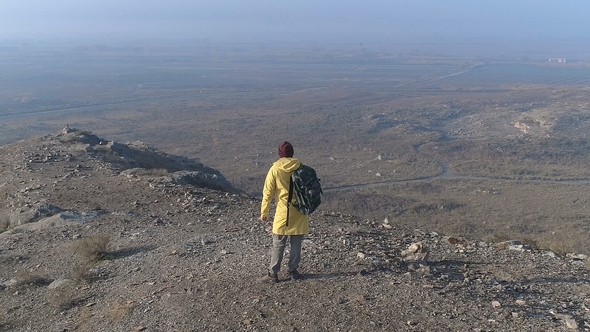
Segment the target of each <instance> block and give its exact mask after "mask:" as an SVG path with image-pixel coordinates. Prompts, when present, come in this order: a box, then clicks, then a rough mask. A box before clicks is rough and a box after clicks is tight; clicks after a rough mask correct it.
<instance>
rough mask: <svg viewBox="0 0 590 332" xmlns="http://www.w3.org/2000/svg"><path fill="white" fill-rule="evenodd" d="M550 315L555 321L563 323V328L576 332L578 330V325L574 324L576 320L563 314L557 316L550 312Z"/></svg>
mask: <svg viewBox="0 0 590 332" xmlns="http://www.w3.org/2000/svg"><path fill="white" fill-rule="evenodd" d="M550 313H551V314H553V316H554V317H555V318H556V319H559V320H561V321H563V323H564V324H565V326H566V327H567V328H568V329H576V330H577V329H578V323H577V322H576V320H575V319H574V318H573V317H572V316H570V315H565V314H558V313H555V312H553V311H550Z"/></svg>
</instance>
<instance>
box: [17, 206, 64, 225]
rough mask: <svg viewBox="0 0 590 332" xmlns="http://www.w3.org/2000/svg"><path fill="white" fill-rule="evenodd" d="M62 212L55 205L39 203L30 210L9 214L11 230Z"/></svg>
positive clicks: (25, 209) (24, 209) (20, 210)
mask: <svg viewBox="0 0 590 332" xmlns="http://www.w3.org/2000/svg"><path fill="white" fill-rule="evenodd" d="M61 211H63V210H62V209H61V208H59V207H57V206H55V205H51V204H47V203H45V202H39V203H36V204H34V205H33V206H31V207H29V208H23V209H19V210H17V211H14V212H12V213H11V214H9V216H8V221H9V228H14V227H16V226H20V225H24V224H28V223H32V222H35V221H37V220H39V219H41V218H44V217H48V216H52V215H55V214H56V213H58V212H61Z"/></svg>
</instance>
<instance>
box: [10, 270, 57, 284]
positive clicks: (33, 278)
mask: <svg viewBox="0 0 590 332" xmlns="http://www.w3.org/2000/svg"><path fill="white" fill-rule="evenodd" d="M51 282H52V280H51V279H49V278H46V277H43V276H41V275H38V274H34V273H31V272H29V271H27V270H20V271H18V272H17V273H16V284H15V286H16V287H27V286H44V285H48V284H50V283H51Z"/></svg>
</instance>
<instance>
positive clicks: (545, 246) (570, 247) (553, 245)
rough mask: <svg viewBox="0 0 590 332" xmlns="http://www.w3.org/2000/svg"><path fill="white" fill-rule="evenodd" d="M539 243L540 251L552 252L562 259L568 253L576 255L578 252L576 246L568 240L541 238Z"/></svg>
mask: <svg viewBox="0 0 590 332" xmlns="http://www.w3.org/2000/svg"><path fill="white" fill-rule="evenodd" d="M537 242H538V245H539V246H538V247H539V249H541V250H550V251H552V252H554V253H556V254H557V255H559V256H562V257H564V256H565V255H566V254H568V253H574V252H576V251H577V250H576V246H575V245H574V244H573V243H572V242H569V241H566V240H561V239H555V238H549V237H541V238H539V240H538V241H537Z"/></svg>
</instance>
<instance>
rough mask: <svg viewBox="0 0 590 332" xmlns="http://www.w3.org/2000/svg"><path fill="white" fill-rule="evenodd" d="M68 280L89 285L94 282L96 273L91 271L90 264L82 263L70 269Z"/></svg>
mask: <svg viewBox="0 0 590 332" xmlns="http://www.w3.org/2000/svg"><path fill="white" fill-rule="evenodd" d="M70 278H71V279H72V280H75V281H76V282H80V283H82V282H84V283H90V282H92V281H94V280H96V273H95V272H94V271H93V270H92V266H91V263H90V262H84V263H80V264H76V265H74V267H72V270H71V271H70Z"/></svg>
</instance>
